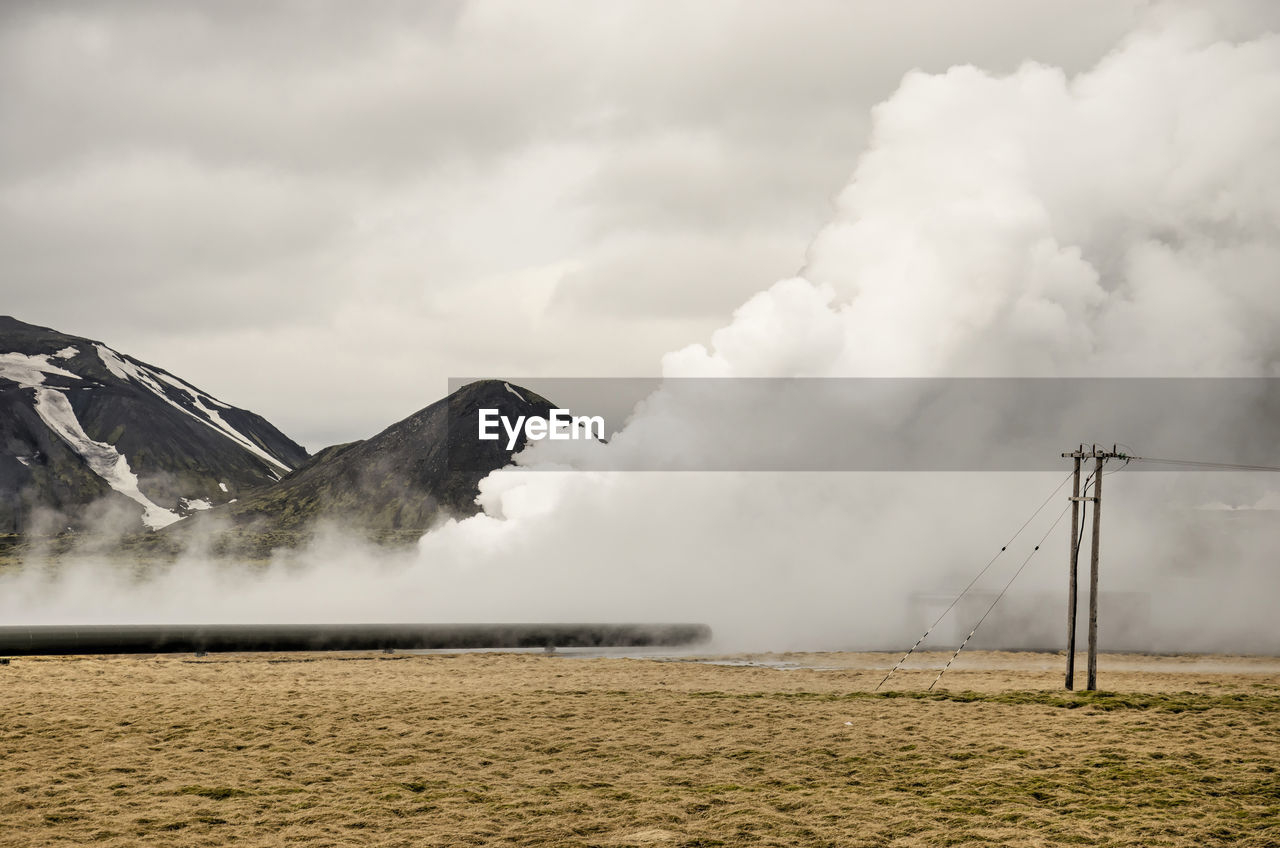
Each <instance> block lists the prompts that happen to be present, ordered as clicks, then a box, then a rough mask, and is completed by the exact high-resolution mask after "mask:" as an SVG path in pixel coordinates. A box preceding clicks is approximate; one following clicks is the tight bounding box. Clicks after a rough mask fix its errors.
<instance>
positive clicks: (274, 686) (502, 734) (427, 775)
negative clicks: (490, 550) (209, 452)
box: [0, 653, 1280, 848]
mask: <svg viewBox="0 0 1280 848" xmlns="http://www.w3.org/2000/svg"><path fill="white" fill-rule="evenodd" d="M895 659H896V657H889V656H886V655H876V654H828V655H813V654H807V655H791V656H781V657H779V656H773V657H739V658H738V660H739V662H740V663H741V664H738V665H708V664H703V663H695V662H689V661H658V660H653V659H609V658H590V659H584V658H574V657H569V656H560V655H557V656H542V655H532V654H463V655H441V654H426V655H422V654H412V655H405V654H394V655H381V654H340V655H316V654H299V655H289V656H268V655H226V656H213V655H211V656H208V657H202V658H196V657H190V656H164V657H83V658H81V657H68V658H19V659H14V660H13V661H12V663H11V664H10V665H8V666H0V711H2V714H3V715H4V725H3V727H2V728H0V845H4V846H10V845H12V846H39V845H84V844H99V845H107V846H124V845H184V846H185V845H197V846H198V845H211V846H213V845H217V846H221V845H226V844H230V843H232V842H235V843H236V844H239V845H264V846H286V845H300V846H346V845H386V846H423V845H450V846H452V845H568V846H589V845H602V846H623V845H644V846H707V845H833V846H834V845H839V846H881V845H902V846H925V845H928V846H934V845H989V844H1006V845H1028V846H1041V845H1071V844H1091V845H1132V846H1144V848H1149V847H1150V846H1166V845H1167V846H1198V848H1199V846H1210V845H1233V846H1259V847H1260V846H1276V845H1280V774H1278V773H1277V767H1278V766H1280V662H1278V661H1276V660H1265V659H1248V658H1141V657H1123V656H1112V655H1106V656H1104V657H1103V658H1102V659H1101V661H1100V684H1101V685H1102V686H1103V687H1104V688H1105V689H1106V690H1107V692H1108V693H1119V694H1099V695H1092V696H1086V695H1073V694H1070V693H1066V692H1064V691H1063V690H1062V688H1061V665H1062V657H1060V656H1059V657H1054V656H1050V655H1034V654H981V653H975V654H973V655H969V656H963V657H962V658H961V661H960V663H959V664H958V665H957V666H956V667H955V668H953V669H952V671H950V672H948V673H947V676H946V677H944V678H943V681H942V682H941V683H939V684H938V686H939V688H938V690H935V691H934V692H932V693H929V692H926V691H925V689H926V687H927V686H928V685H929V682H930V681H931V680H932V679H933V678H934V676H935V675H936V674H937V671H936V669H937V668H938V667H940V666H941V664H942V663H943V662H945V656H941V655H924V656H922V657H920V658H919V659H918V660H916V662H917V663H918V664H920V665H922V666H931V667H932V669H928V668H921V669H918V670H909V671H906V672H900V673H899V674H897V675H895V676H894V677H893V678H892V679H891V680H890V682H889V683H888V684H886V686H885V688H884V689H882V690H881V691H880V692H879V693H872V691H871V690H872V688H873V687H874V686H875V685H876V683H878V682H879V680H880V678H882V677H883V676H884V672H885V669H886V668H887V667H888V666H889V665H891V664H892V662H893V661H894V660H895ZM914 659H915V658H913V660H914ZM778 666H781V667H778ZM796 666H811V667H816V668H802V667H796ZM1082 667H1083V664H1081V668H1082ZM943 687H945V689H944V688H943ZM886 690H887V691H886Z"/></svg>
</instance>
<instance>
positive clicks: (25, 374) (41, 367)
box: [0, 353, 80, 389]
mask: <svg viewBox="0 0 1280 848" xmlns="http://www.w3.org/2000/svg"><path fill="white" fill-rule="evenodd" d="M46 374H54V375H56V376H59V377H70V378H71V379H73V380H79V379H80V378H79V377H77V376H76V375H75V374H72V373H71V372H70V371H65V370H63V369H61V368H59V367H58V366H56V365H54V364H52V363H50V362H49V357H48V356H42V355H36V356H28V355H27V354H25V353H0V377H3V378H4V379H6V380H12V381H13V382H15V383H17V384H18V385H19V386H22V387H23V388H26V389H33V388H35V387H36V386H41V385H44V378H45V375H46Z"/></svg>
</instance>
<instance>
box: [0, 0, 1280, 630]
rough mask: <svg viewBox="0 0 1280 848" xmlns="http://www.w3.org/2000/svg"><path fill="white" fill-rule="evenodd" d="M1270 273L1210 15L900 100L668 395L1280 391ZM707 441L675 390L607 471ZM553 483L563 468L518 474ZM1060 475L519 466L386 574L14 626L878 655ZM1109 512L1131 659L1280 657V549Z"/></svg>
mask: <svg viewBox="0 0 1280 848" xmlns="http://www.w3.org/2000/svg"><path fill="white" fill-rule="evenodd" d="M1276 268H1280V38H1277V37H1276V36H1274V35H1268V36H1265V37H1261V38H1258V39H1256V40H1252V41H1244V42H1232V41H1229V40H1225V39H1223V38H1220V37H1219V34H1218V32H1216V31H1215V29H1214V24H1213V22H1212V20H1210V19H1209V18H1208V17H1207V16H1186V17H1180V18H1177V19H1174V20H1171V21H1165V22H1162V23H1160V24H1159V25H1153V26H1152V27H1150V28H1147V29H1144V30H1142V31H1139V32H1137V33H1135V34H1134V35H1132V36H1131V37H1130V38H1129V39H1128V40H1127V41H1126V42H1125V43H1124V44H1122V45H1121V46H1119V47H1118V48H1117V49H1116V50H1115V51H1114V52H1113V53H1112V54H1111V55H1109V56H1108V57H1107V58H1105V59H1104V60H1103V61H1102V62H1101V63H1100V64H1099V65H1098V66H1097V67H1096V68H1094V69H1093V70H1092V71H1090V72H1088V73H1085V74H1082V75H1080V76H1078V77H1075V78H1068V77H1066V76H1065V75H1064V74H1063V72H1062V71H1060V70H1057V69H1054V68H1050V67H1045V66H1042V65H1036V64H1028V65H1026V66H1024V67H1022V68H1021V69H1020V70H1018V71H1017V72H1015V73H1013V74H1011V75H1008V76H1004V77H997V76H993V75H991V74H988V73H985V72H983V71H981V70H979V69H976V68H973V67H958V68H953V69H952V70H950V71H948V72H947V73H945V74H940V75H925V74H921V73H912V74H909V75H908V76H907V77H906V78H905V79H904V81H903V83H902V85H901V87H900V88H899V90H898V91H897V92H896V93H895V94H894V95H893V96H892V97H891V98H890V99H889V100H887V101H886V102H884V103H883V104H881V105H880V106H878V107H877V108H876V110H875V113H874V130H873V134H872V138H871V142H870V145H869V148H868V150H867V151H866V152H865V154H864V155H863V156H862V158H861V160H860V161H859V164H858V166H857V169H856V172H855V173H854V175H853V178H852V181H851V182H850V183H849V185H848V186H847V187H846V188H845V189H844V191H843V192H841V194H840V196H839V199H838V201H837V205H836V214H835V217H834V220H833V221H832V222H831V223H830V224H829V225H828V226H827V227H826V228H824V229H823V230H822V231H821V232H820V233H819V234H818V236H817V237H816V238H815V240H814V242H813V244H812V246H811V248H810V251H809V256H808V260H807V264H806V267H805V268H804V270H803V272H802V274H801V275H800V276H797V277H795V278H793V279H789V280H784V281H781V282H779V283H777V284H776V285H774V286H773V287H771V288H770V289H768V290H767V291H764V292H761V293H760V294H758V295H756V296H755V297H753V298H752V299H751V300H750V301H748V302H747V303H746V304H744V305H743V306H742V307H741V308H740V309H739V310H738V311H737V312H736V313H735V314H734V317H733V320H732V321H731V322H730V323H729V324H728V325H727V326H726V327H724V328H723V329H721V330H719V331H718V332H717V333H715V334H714V336H713V337H712V339H711V343H710V345H709V346H703V345H693V346H691V347H688V348H685V349H684V350H681V351H678V352H675V353H672V354H669V355H668V356H667V357H666V359H665V360H664V362H663V372H664V374H665V375H667V376H671V377H690V376H717V377H759V376H781V377H786V376H833V377H839V376H890V375H892V376H965V375H975V376H976V375H981V376H1054V375H1060V376H1066V375H1091V376H1104V375H1105V376H1206V377H1209V376H1280V375H1278V374H1277V367H1278V365H1277V363H1278V353H1280V351H1278V345H1280V334H1277V333H1276V332H1275V328H1276V327H1277V326H1280V291H1277V289H1276V277H1275V269H1276ZM695 415H696V413H695ZM692 417H693V416H692V415H690V414H686V412H685V411H684V410H682V407H681V404H680V402H679V398H673V397H671V396H669V395H667V396H664V395H662V393H661V392H660V393H659V395H658V396H656V397H654V398H651V399H650V400H649V402H648V403H647V404H646V406H645V407H644V409H643V410H642V411H641V412H640V413H639V414H638V415H637V417H636V418H635V419H633V421H632V422H631V424H630V425H629V426H628V428H627V430H626V431H624V432H623V433H622V434H620V436H619V437H618V438H617V439H615V440H614V443H613V444H611V445H610V446H609V447H608V448H605V449H604V450H606V451H626V452H630V453H631V454H632V455H638V456H643V455H644V454H645V452H646V451H653V452H655V453H660V452H661V451H662V450H663V447H664V446H663V443H662V441H663V440H662V434H663V433H664V432H670V428H673V427H676V428H678V427H682V426H687V425H690V421H691V420H692ZM1222 435H1223V434H1212V435H1207V436H1206V440H1205V442H1206V445H1211V444H1212V442H1213V440H1214V439H1216V438H1220V437H1222ZM1090 436H1092V437H1094V438H1106V437H1107V434H1081V437H1083V438H1088V437H1090ZM768 437H769V434H768V433H763V432H759V431H753V429H752V427H751V421H750V420H746V421H744V422H743V431H742V433H741V438H740V441H739V442H738V443H736V444H728V445H723V446H722V449H723V450H725V451H728V452H731V453H732V452H734V451H738V452H741V455H742V456H744V457H747V456H750V455H751V451H752V450H753V448H754V446H757V445H759V444H760V442H761V440H763V439H766V438H768ZM1068 438H1071V439H1072V441H1074V437H1068ZM544 446H545V447H546V448H547V449H544ZM1068 446H1069V444H1068V443H1064V444H1063V448H1064V449H1065V448H1067V447H1068ZM551 459H556V460H559V459H560V457H559V456H553V455H552V454H551V453H550V451H549V446H547V443H542V444H541V445H539V446H538V447H536V448H534V449H532V450H530V451H528V452H527V453H526V455H525V456H524V457H522V461H523V463H524V464H525V465H536V464H537V463H539V462H546V461H550V460H551ZM1064 472H1065V467H1064ZM1060 476H1061V475H1057V474H1030V473H1023V474H986V475H958V474H951V475H940V474H934V475H924V474H914V475H903V474H898V475H888V474H865V473H861V474H855V473H846V474H782V473H779V474H761V473H756V474H734V473H721V474H694V473H689V474H685V473H679V474H637V473H602V472H580V473H574V472H564V473H560V472H549V471H536V472H535V471H532V470H529V469H527V468H511V469H506V470H503V471H500V472H497V473H495V474H493V475H491V476H490V477H489V478H487V479H486V480H485V481H484V482H483V483H482V487H481V489H482V493H481V499H480V500H481V503H482V505H483V506H484V509H485V513H484V514H482V515H479V516H476V517H474V518H471V519H468V520H465V521H460V522H450V523H448V524H446V525H444V526H442V527H441V528H439V529H437V530H435V531H433V532H431V533H429V534H427V535H426V536H425V537H424V538H423V539H422V540H421V542H420V545H419V549H418V551H417V554H416V556H414V557H409V558H406V559H403V560H399V561H396V562H394V563H390V564H387V563H382V564H378V563H376V562H375V561H374V560H376V559H377V557H376V556H375V555H373V554H370V553H368V552H365V551H358V550H343V551H342V552H341V554H340V555H339V554H329V555H326V554H323V553H320V552H317V551H312V552H311V554H310V555H311V556H312V557H313V558H314V559H315V560H316V561H315V562H314V563H313V564H312V565H311V566H309V567H308V568H306V569H304V570H302V571H300V572H297V571H292V570H288V569H285V568H283V567H281V568H277V569H275V570H274V571H272V572H271V573H270V574H269V575H267V576H266V577H256V578H245V577H240V578H225V577H219V576H210V575H208V574H207V573H203V572H202V569H203V568H204V564H203V563H189V564H187V565H186V566H182V567H180V568H179V569H178V570H176V571H175V572H173V573H172V574H171V575H170V576H169V577H168V578H166V579H164V580H162V581H159V582H151V583H148V584H145V585H142V586H125V585H122V584H121V585H115V586H112V587H107V589H109V590H110V591H108V590H107V589H104V587H103V586H102V585H101V581H102V579H103V578H102V576H101V575H100V574H99V573H98V572H96V571H94V572H86V573H85V574H83V575H81V576H79V577H76V576H74V575H73V576H71V577H68V578H66V579H65V580H64V581H63V582H60V583H57V584H54V585H49V584H46V583H42V582H40V581H38V580H36V579H34V578H31V577H29V576H27V577H22V578H17V579H14V578H8V579H6V584H7V585H5V586H4V587H0V588H3V591H2V592H0V609H3V611H4V614H5V616H6V618H7V619H9V620H29V621H55V620H57V621H63V620H106V619H110V620H144V619H145V620H160V619H164V620H193V619H200V620H210V621H212V620H225V621H234V620H264V619H271V620H337V619H346V620H486V619H508V620H511V619H523V620H536V619H564V620H574V619H577V620H601V619H619V618H623V619H647V620H675V619H685V620H701V621H706V622H707V623H709V624H711V625H712V626H713V628H715V629H716V631H717V633H718V635H719V638H720V640H721V645H722V646H725V647H732V648H773V649H784V648H848V647H886V646H892V645H896V644H899V643H909V641H910V639H912V638H914V636H916V635H918V631H917V629H916V628H917V627H918V626H919V625H920V623H921V620H920V619H919V618H918V617H913V616H912V614H911V596H912V595H913V593H919V592H924V593H933V592H937V593H945V592H947V591H954V590H956V589H958V588H959V587H960V586H963V585H964V583H965V582H966V581H967V579H968V578H969V577H970V576H971V575H972V574H973V573H975V572H976V570H977V569H978V568H979V567H980V566H981V565H982V564H983V563H985V562H986V561H987V559H988V558H989V557H990V555H991V554H992V553H994V551H995V550H996V549H998V547H999V545H1001V544H1003V542H1004V541H1005V540H1006V538H1007V536H1008V535H1009V534H1010V533H1011V532H1012V531H1013V530H1014V529H1016V527H1017V525H1018V524H1020V523H1021V521H1022V520H1023V519H1024V518H1025V517H1026V516H1027V515H1028V514H1029V513H1030V511H1031V510H1032V509H1033V508H1034V507H1035V505H1037V504H1038V503H1039V502H1040V501H1041V500H1042V499H1043V498H1044V496H1045V495H1047V494H1048V492H1049V490H1050V489H1052V487H1053V485H1055V484H1056V483H1057V482H1058V481H1059V479H1060ZM1107 484H1108V487H1109V488H1108V492H1109V493H1110V499H1109V502H1108V507H1107V509H1108V511H1107V513H1106V515H1105V517H1104V545H1105V547H1104V552H1103V556H1104V568H1105V573H1104V586H1105V587H1106V588H1109V589H1112V590H1131V591H1142V592H1149V593H1150V603H1151V607H1150V611H1151V612H1150V614H1151V620H1150V621H1149V622H1146V623H1143V624H1142V628H1143V633H1142V635H1141V636H1140V637H1134V638H1141V639H1143V640H1146V642H1145V644H1146V645H1147V646H1148V647H1151V648H1154V649H1159V650H1171V651H1172V650H1209V649H1230V650H1240V651H1272V652H1274V651H1280V640H1278V639H1277V636H1276V630H1275V627H1274V624H1273V623H1272V617H1273V615H1274V611H1273V609H1272V606H1273V604H1272V599H1274V598H1275V597H1277V595H1278V593H1280V570H1277V569H1275V568H1274V567H1273V564H1272V550H1273V549H1274V543H1275V541H1276V531H1275V529H1274V528H1275V522H1274V521H1272V520H1266V519H1265V516H1264V520H1263V521H1261V522H1260V523H1259V522H1255V523H1254V524H1253V525H1250V526H1249V527H1243V526H1236V527H1235V528H1234V529H1233V530H1231V531H1222V530H1221V528H1220V527H1219V526H1218V525H1215V524H1213V520H1214V516H1211V515H1208V514H1207V512H1206V511H1192V510H1187V509H1183V508H1182V507H1187V506H1190V505H1194V504H1196V503H1200V502H1203V500H1205V499H1206V497H1207V496H1208V494H1207V493H1209V492H1210V491H1212V492H1215V493H1220V492H1221V491H1222V490H1223V488H1224V486H1223V482H1222V479H1221V478H1220V477H1216V476H1214V477H1207V476H1203V475H1201V476H1197V475H1146V476H1140V475H1132V474H1126V475H1117V476H1114V477H1110V478H1108V480H1107ZM1245 485H1248V486H1251V487H1252V489H1250V494H1249V497H1250V498H1251V499H1257V498H1261V497H1262V496H1263V495H1264V493H1265V487H1264V488H1259V484H1258V481H1257V479H1256V478H1252V479H1250V480H1249V481H1248V482H1247V483H1246V484H1245ZM1226 488H1227V489H1229V490H1230V491H1231V492H1232V493H1234V494H1233V495H1232V496H1238V495H1239V487H1238V486H1236V484H1235V482H1232V483H1231V484H1230V485H1229V486H1227V487H1226ZM1271 489H1272V490H1274V489H1275V486H1274V485H1272V486H1271ZM1059 504H1062V505H1065V499H1061V500H1060V501H1055V503H1054V504H1053V505H1051V508H1050V509H1047V510H1046V512H1045V513H1043V514H1042V515H1041V518H1042V519H1044V520H1043V521H1041V522H1040V523H1038V524H1037V525H1035V526H1033V527H1032V528H1029V531H1028V533H1029V535H1030V534H1034V537H1033V538H1031V539H1030V540H1029V541H1028V537H1024V538H1023V539H1022V540H1020V542H1025V543H1026V544H1025V546H1023V547H1020V548H1018V549H1016V550H1011V553H1010V557H1011V559H1010V560H1009V561H1007V562H1006V564H1005V569H1006V570H1004V571H1001V572H999V574H998V575H997V576H996V577H994V578H993V581H992V584H991V585H993V586H996V587H998V586H999V585H1000V584H1001V583H1002V582H1003V579H1002V576H1001V575H1003V576H1007V574H1008V573H1010V571H1011V569H1012V567H1014V566H1016V563H1017V562H1019V561H1021V558H1022V556H1024V555H1025V554H1026V553H1027V551H1028V550H1029V547H1030V544H1032V543H1033V542H1034V541H1035V540H1036V539H1038V538H1039V536H1040V535H1041V533H1043V532H1044V530H1045V528H1046V526H1047V523H1048V521H1050V520H1052V518H1053V516H1055V515H1056V514H1057V512H1058V510H1059V508H1060V507H1059ZM1270 515H1272V516H1280V513H1274V512H1273V513H1270ZM1255 517H1256V516H1255ZM1065 536H1066V531H1065V529H1064V528H1063V527H1062V526H1061V525H1060V526H1059V529H1058V530H1057V531H1055V533H1054V534H1053V536H1052V537H1050V539H1049V541H1048V542H1047V543H1046V544H1047V548H1048V549H1047V551H1046V552H1045V553H1043V554H1042V555H1041V558H1040V560H1039V561H1037V562H1036V563H1035V565H1033V566H1032V567H1031V569H1030V570H1029V572H1028V573H1027V574H1026V575H1025V578H1024V580H1023V581H1022V582H1021V583H1020V584H1019V588H1020V590H1021V591H1023V592H1035V591H1044V592H1046V593H1057V595H1061V594H1062V591H1063V588H1064V587H1063V585H1062V584H1063V583H1064V577H1063V575H1064V568H1063V562H1064V560H1065V552H1066V539H1065ZM224 581H231V582H224ZM103 597H110V598H112V599H115V600H113V602H112V603H113V604H114V606H110V605H108V606H106V607H104V605H103V602H102V598H103ZM1055 603H1056V602H1055ZM1014 606H1015V608H1016V600H1015V602H1014ZM1056 612H1057V607H1055V613H1056ZM966 623H968V622H966ZM1108 626H1110V627H1111V628H1112V630H1111V631H1110V632H1111V633H1113V634H1116V633H1119V631H1120V626H1119V624H1118V623H1116V622H1114V621H1113V622H1112V623H1111V624H1110V625H1108V623H1107V622H1105V621H1104V630H1103V638H1104V642H1105V640H1106V638H1107V633H1108V630H1107V627H1108Z"/></svg>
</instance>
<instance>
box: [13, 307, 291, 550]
mask: <svg viewBox="0 0 1280 848" xmlns="http://www.w3.org/2000/svg"><path fill="white" fill-rule="evenodd" d="M306 458H307V453H306V451H305V450H303V448H302V447H300V446H299V445H297V444H296V443H294V442H293V441H291V440H290V439H289V438H287V437H286V436H284V434H282V433H281V432H280V431H279V430H277V429H276V428H275V427H273V426H272V425H271V424H270V423H268V422H267V421H266V420H264V419H263V418H261V417H260V416H258V415H255V414H254V413H252V412H248V411H246V410H242V409H237V408H236V407H234V406H231V405H230V404H227V403H224V402H223V401H221V400H218V399H217V398H214V397H213V396H211V395H209V394H208V393H207V392H203V391H200V390H199V389H197V388H195V387H194V386H192V385H191V384H189V383H187V382H185V381H183V380H181V379H179V378H178V377H175V376H174V375H173V374H171V373H170V372H168V371H166V370H164V369H162V368H158V367H156V366H153V365H149V364H147V363H145V362H142V361H141V360H138V359H134V358H133V357H131V356H128V355H125V354H122V353H120V352H118V351H116V350H114V349H112V348H110V347H108V346H106V345H105V344H103V343H101V342H97V341H93V340H91V339H85V338H80V337H77V336H70V335H67V334H65V333H60V332H58V331H56V330H52V329H49V328H47V327H38V326H35V325H32V324H26V323H24V322H22V321H18V320H17V319H15V318H12V317H9V316H0V531H5V530H30V529H32V528H33V527H35V526H36V525H39V524H42V523H46V522H44V520H43V518H44V517H49V518H51V519H56V522H55V523H53V524H52V525H51V526H56V527H58V528H61V527H62V526H77V525H79V524H82V523H84V522H87V521H89V520H90V518H88V517H87V514H88V513H93V512H95V511H96V512H97V513H99V514H101V513H102V512H104V511H108V510H107V509H106V507H108V506H110V505H111V504H114V505H116V506H118V507H121V508H123V509H124V510H125V514H133V515H136V516H137V517H138V518H139V519H140V520H141V522H142V523H143V524H144V525H145V526H147V527H149V528H152V529H155V528H158V527H163V526H166V525H168V524H171V523H173V522H175V521H178V520H179V519H181V518H182V517H184V516H185V515H186V514H188V513H189V512H190V511H191V510H192V509H199V508H201V507H202V506H203V505H205V504H208V505H213V504H216V503H223V502H226V501H228V500H230V499H231V498H233V497H234V496H235V495H236V493H237V492H239V491H242V490H245V489H249V488H253V487H256V486H260V485H263V484H267V483H270V482H273V481H275V480H278V479H280V477H281V476H282V475H283V474H286V473H288V472H289V470H290V469H291V468H292V467H294V466H296V465H298V464H300V463H302V462H304V461H305V460H306ZM90 505H97V506H96V507H95V509H87V508H88V507H90ZM139 513H140V514H139Z"/></svg>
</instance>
